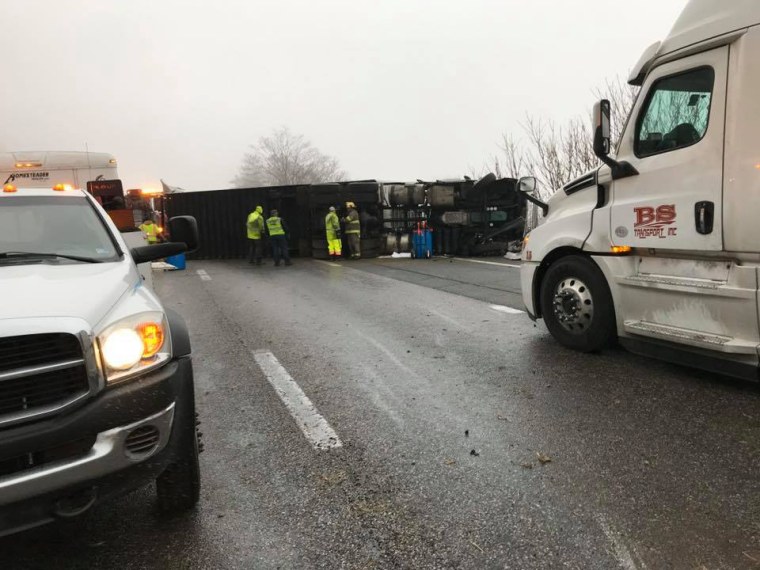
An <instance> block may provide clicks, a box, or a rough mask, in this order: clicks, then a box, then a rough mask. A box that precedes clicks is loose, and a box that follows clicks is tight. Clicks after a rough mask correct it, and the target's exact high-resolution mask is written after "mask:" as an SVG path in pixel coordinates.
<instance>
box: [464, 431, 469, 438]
mask: <svg viewBox="0 0 760 570" xmlns="http://www.w3.org/2000/svg"><path fill="white" fill-rule="evenodd" d="M464 436H465V437H470V430H468V429H466V430H464Z"/></svg>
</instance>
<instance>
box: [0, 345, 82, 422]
mask: <svg viewBox="0 0 760 570" xmlns="http://www.w3.org/2000/svg"><path fill="white" fill-rule="evenodd" d="M89 388H90V386H89V382H88V378H87V367H86V365H85V361H84V358H83V354H82V346H81V344H80V342H79V339H78V338H77V337H76V336H74V335H71V334H65V333H51V334H36V335H24V336H15V337H4V338H0V425H2V424H3V423H5V422H6V421H9V420H13V423H16V422H17V421H20V420H23V419H27V418H28V419H31V418H33V417H34V416H35V415H37V414H43V413H49V412H51V411H53V410H55V409H57V408H59V407H63V406H65V405H66V404H68V403H70V402H73V401H74V400H76V399H78V398H80V397H82V396H83V395H85V394H87V392H88V391H89Z"/></svg>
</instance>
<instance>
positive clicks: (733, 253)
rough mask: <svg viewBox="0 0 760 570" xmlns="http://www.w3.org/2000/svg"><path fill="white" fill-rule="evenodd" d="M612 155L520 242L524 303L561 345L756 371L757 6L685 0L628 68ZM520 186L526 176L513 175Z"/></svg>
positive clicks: (605, 138)
mask: <svg viewBox="0 0 760 570" xmlns="http://www.w3.org/2000/svg"><path fill="white" fill-rule="evenodd" d="M629 81H630V83H631V84H632V85H636V86H640V92H639V96H638V98H637V101H636V103H635V104H634V107H633V109H632V111H631V114H630V116H629V118H628V122H627V125H626V127H625V129H624V132H623V135H622V138H621V140H620V141H619V142H618V145H617V149H616V152H615V153H614V155H613V154H612V153H611V151H610V135H609V130H610V129H609V125H610V105H609V102H607V101H601V102H599V103H597V105H596V107H595V109H594V114H593V120H594V125H593V127H594V150H595V152H596V154H597V155H598V156H599V158H600V160H601V161H602V162H603V165H602V166H601V167H600V168H598V169H597V170H595V171H593V172H590V173H589V174H587V175H585V176H583V177H581V178H580V179H578V180H575V181H573V182H571V183H570V184H568V185H566V186H565V187H564V188H562V189H561V190H559V191H558V192H556V193H555V194H554V196H553V197H552V198H551V199H550V200H549V202H548V209H547V213H546V216H545V220H544V222H543V223H542V224H541V225H540V226H539V227H537V228H536V229H534V230H533V231H532V232H531V233H530V234H529V235H528V236H527V237H526V242H525V245H524V248H523V265H522V270H521V281H522V290H523V300H524V303H525V306H526V308H527V310H528V313H529V314H530V315H531V316H532V317H533V318H539V317H542V318H543V319H544V321H545V323H546V325H547V328H548V329H549V331H550V332H551V333H552V335H553V336H554V337H555V338H556V339H557V340H558V341H559V342H560V343H562V344H563V345H565V346H568V347H571V348H575V349H578V350H582V351H596V350H600V349H602V348H604V347H606V346H608V345H610V344H611V343H613V342H615V340H616V339H619V340H620V342H621V343H622V344H623V345H624V346H626V347H627V348H629V349H630V350H632V351H634V352H637V353H641V354H645V355H650V356H654V357H659V358H663V359H667V360H671V361H677V362H682V363H684V364H688V365H693V366H698V367H701V368H704V369H708V370H713V371H716V372H720V373H723V374H728V375H733V376H738V377H742V378H752V379H757V377H758V350H759V349H760V324H759V322H760V321H759V317H758V315H759V310H758V307H759V306H758V293H759V289H758V283H760V223H759V222H758V219H759V214H760V4H758V3H757V2H756V1H754V0H737V1H734V2H730V3H728V2H721V1H719V0H690V2H689V3H688V4H687V5H686V7H685V8H684V10H683V12H682V14H681V16H680V17H679V19H678V20H677V21H676V23H675V25H674V26H673V29H672V30H671V32H670V34H669V35H668V37H667V38H666V39H665V40H664V41H662V42H658V43H657V44H655V45H653V46H651V47H650V48H649V49H647V50H646V51H645V53H644V54H643V56H642V58H641V60H640V61H639V62H638V63H637V64H636V66H635V68H634V69H633V71H632V73H631V76H630V80H629ZM522 183H523V185H524V186H528V187H530V181H527V182H526V181H522Z"/></svg>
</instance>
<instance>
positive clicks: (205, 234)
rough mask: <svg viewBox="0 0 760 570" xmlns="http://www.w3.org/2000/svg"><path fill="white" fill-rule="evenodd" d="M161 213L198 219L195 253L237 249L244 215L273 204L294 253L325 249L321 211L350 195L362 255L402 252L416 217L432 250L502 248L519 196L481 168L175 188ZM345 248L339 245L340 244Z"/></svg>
mask: <svg viewBox="0 0 760 570" xmlns="http://www.w3.org/2000/svg"><path fill="white" fill-rule="evenodd" d="M166 202H167V203H166V209H167V212H168V215H169V216H170V217H171V216H178V215H191V216H195V218H196V219H197V220H198V226H199V230H200V234H201V235H200V237H201V247H200V248H199V249H198V251H197V252H195V253H194V254H193V257H194V258H196V259H234V258H243V257H245V255H246V253H247V249H248V243H247V239H246V231H245V223H246V218H247V217H248V214H249V213H250V212H251V211H252V210H253V209H254V208H255V207H256V206H258V205H261V206H262V207H263V208H264V212H265V214H268V213H269V211H270V210H271V209H273V208H276V209H277V210H278V211H279V213H280V215H281V216H282V218H283V219H284V220H285V221H286V222H287V224H288V226H289V229H290V240H289V243H290V248H291V250H292V251H293V253H297V254H298V255H300V256H302V257H315V258H317V259H325V258H327V257H328V252H327V241H326V239H325V216H326V215H327V212H328V210H329V208H330V206H334V207H335V208H336V209H337V210H338V214H339V216H340V217H341V218H342V217H343V216H344V215H345V213H346V207H345V206H346V203H347V202H353V203H354V204H355V205H356V207H357V210H358V212H359V217H360V222H361V235H362V240H361V249H362V257H377V256H378V255H383V254H391V253H394V252H400V253H403V252H408V251H410V248H411V242H412V232H414V231H415V230H416V229H417V228H418V227H419V226H420V225H421V224H423V223H424V224H425V225H426V226H427V227H429V228H431V229H432V230H433V238H434V240H433V242H434V250H435V251H434V253H435V254H436V255H465V256H469V255H503V254H504V253H505V252H506V251H507V250H508V249H509V248H510V247H511V246H513V245H514V244H515V243H518V242H519V240H520V239H521V238H522V234H523V229H524V225H525V211H526V201H525V198H524V196H522V195H521V194H520V193H518V192H517V190H516V187H515V180H513V179H510V178H504V179H500V180H497V179H496V178H495V177H494V176H493V175H488V176H485V177H483V178H481V179H480V180H478V181H473V180H469V179H463V180H437V181H434V182H423V181H417V182H414V183H391V182H378V181H376V180H362V181H352V182H336V183H330V184H310V185H293V186H272V187H262V188H234V189H225V190H209V191H201V192H178V193H174V194H169V195H167V196H166ZM344 249H345V248H344Z"/></svg>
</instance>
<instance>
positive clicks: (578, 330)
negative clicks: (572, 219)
mask: <svg viewBox="0 0 760 570" xmlns="http://www.w3.org/2000/svg"><path fill="white" fill-rule="evenodd" d="M540 302H541V314H542V315H543V317H544V321H545V322H546V327H547V328H548V329H549V332H550V333H551V334H552V336H553V337H554V338H555V339H557V341H558V342H559V343H560V344H562V345H563V346H566V347H568V348H572V349H574V350H579V351H581V352H596V351H599V350H602V349H604V348H607V347H609V346H611V345H613V344H614V343H615V341H616V340H617V328H616V322H615V307H614V305H613V304H612V295H611V294H610V288H609V286H608V285H607V281H606V280H605V278H604V275H603V274H602V271H601V270H600V269H599V267H598V266H597V265H596V264H595V263H594V262H593V261H592V260H590V259H588V258H587V257H582V256H580V255H571V256H568V257H563V258H562V259H559V260H558V261H556V262H555V263H553V264H552V265H551V266H550V267H549V269H548V270H547V271H546V275H545V276H544V280H543V282H542V283H541V292H540Z"/></svg>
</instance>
